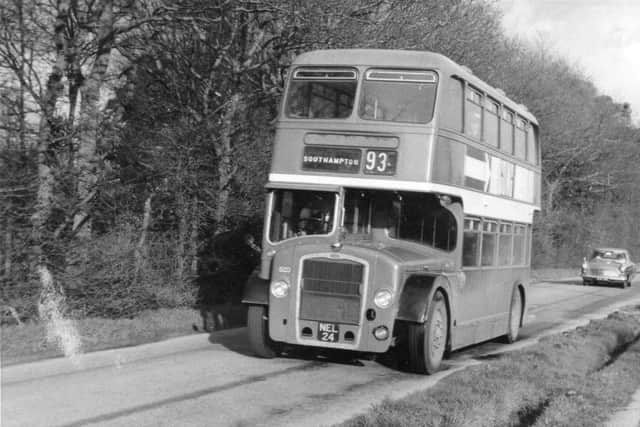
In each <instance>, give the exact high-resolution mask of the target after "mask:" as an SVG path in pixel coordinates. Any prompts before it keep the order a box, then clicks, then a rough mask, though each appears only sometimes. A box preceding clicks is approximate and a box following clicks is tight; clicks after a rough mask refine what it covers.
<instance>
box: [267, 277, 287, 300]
mask: <svg viewBox="0 0 640 427" xmlns="http://www.w3.org/2000/svg"><path fill="white" fill-rule="evenodd" d="M271 295H273V296H274V297H276V298H284V297H286V296H287V295H289V284H288V283H287V282H285V281H284V280H276V281H275V282H272V283H271Z"/></svg>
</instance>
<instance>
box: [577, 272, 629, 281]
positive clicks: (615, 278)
mask: <svg viewBox="0 0 640 427" xmlns="http://www.w3.org/2000/svg"><path fill="white" fill-rule="evenodd" d="M582 280H583V281H585V282H593V283H596V282H602V283H624V282H625V281H626V280H627V277H626V276H625V275H622V274H621V275H619V276H608V275H593V274H583V275H582Z"/></svg>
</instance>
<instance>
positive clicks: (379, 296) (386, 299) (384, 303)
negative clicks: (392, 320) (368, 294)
mask: <svg viewBox="0 0 640 427" xmlns="http://www.w3.org/2000/svg"><path fill="white" fill-rule="evenodd" d="M391 301H393V294H392V293H391V291H388V290H386V289H383V290H381V291H378V292H376V295H375V296H374V297H373V302H374V304H375V305H377V306H378V307H380V308H387V307H389V306H390V305H391Z"/></svg>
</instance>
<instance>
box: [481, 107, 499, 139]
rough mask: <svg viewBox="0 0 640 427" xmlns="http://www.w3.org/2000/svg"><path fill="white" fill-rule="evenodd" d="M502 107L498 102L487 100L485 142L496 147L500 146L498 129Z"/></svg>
mask: <svg viewBox="0 0 640 427" xmlns="http://www.w3.org/2000/svg"><path fill="white" fill-rule="evenodd" d="M499 113H500V107H499V105H498V103H497V102H495V101H493V100H490V99H487V100H486V102H485V115H484V140H485V142H488V143H489V144H491V145H493V146H494V147H497V146H498V128H499V127H500V115H499Z"/></svg>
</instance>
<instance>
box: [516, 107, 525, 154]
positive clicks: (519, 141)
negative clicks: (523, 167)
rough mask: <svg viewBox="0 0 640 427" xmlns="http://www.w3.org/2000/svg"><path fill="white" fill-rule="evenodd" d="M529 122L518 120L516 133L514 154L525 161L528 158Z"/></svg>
mask: <svg viewBox="0 0 640 427" xmlns="http://www.w3.org/2000/svg"><path fill="white" fill-rule="evenodd" d="M526 129H527V122H526V121H525V120H523V119H521V118H520V117H518V118H517V119H516V133H515V141H514V154H515V155H516V157H518V158H520V159H522V160H524V159H525V158H526V157H527V134H526V133H525V132H526Z"/></svg>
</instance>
